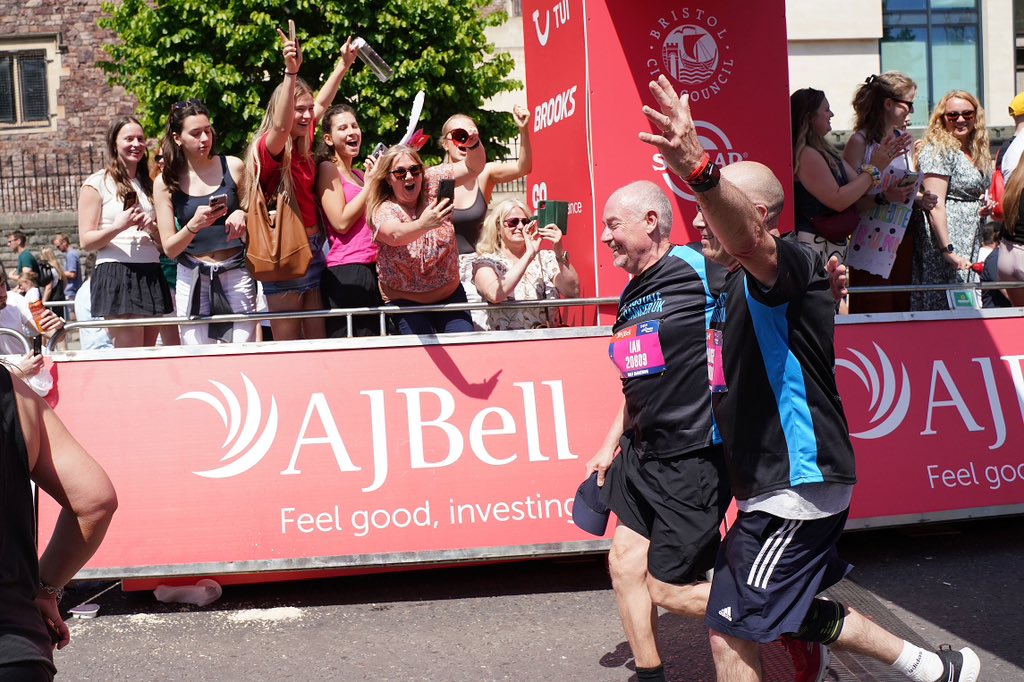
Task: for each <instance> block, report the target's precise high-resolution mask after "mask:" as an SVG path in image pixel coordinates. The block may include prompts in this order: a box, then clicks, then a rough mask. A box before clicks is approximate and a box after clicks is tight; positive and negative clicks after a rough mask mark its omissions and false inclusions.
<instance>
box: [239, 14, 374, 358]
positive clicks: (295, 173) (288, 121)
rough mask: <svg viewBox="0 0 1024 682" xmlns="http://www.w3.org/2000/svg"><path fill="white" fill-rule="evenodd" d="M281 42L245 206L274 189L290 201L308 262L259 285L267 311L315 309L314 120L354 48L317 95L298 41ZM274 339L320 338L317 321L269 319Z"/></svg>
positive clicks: (319, 233) (346, 50) (320, 267)
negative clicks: (297, 273) (278, 73)
mask: <svg viewBox="0 0 1024 682" xmlns="http://www.w3.org/2000/svg"><path fill="white" fill-rule="evenodd" d="M278 34H279V35H280V36H281V42H282V43H283V46H282V52H283V55H284V64H285V66H284V80H283V81H282V82H281V84H280V85H278V86H277V88H276V89H275V90H274V93H273V94H272V95H271V97H270V104H269V105H268V106H267V113H266V115H264V117H263V122H262V123H261V124H260V127H259V128H258V129H257V130H256V134H255V135H254V136H253V139H252V142H251V143H250V145H249V149H248V150H247V151H246V154H245V170H246V173H245V175H246V201H245V205H246V206H249V205H250V204H251V200H252V198H253V197H255V194H254V192H263V193H264V195H265V196H271V195H273V194H274V193H275V192H276V191H278V189H279V188H280V191H282V192H285V193H286V195H287V196H288V197H289V198H290V199H291V201H292V205H293V207H295V208H296V209H297V211H298V213H299V214H300V215H301V216H302V222H303V225H304V226H305V228H306V236H307V237H308V239H309V247H310V249H311V250H312V252H313V261H312V263H310V265H309V269H308V270H307V271H306V274H305V275H304V276H303V277H300V278H298V279H294V280H288V281H285V282H263V293H264V294H265V295H266V297H267V307H268V308H269V310H270V312H283V311H296V310H320V309H321V308H323V305H322V304H321V299H320V277H321V275H322V274H323V271H324V267H325V262H326V261H325V257H324V253H323V244H324V231H323V228H322V227H321V225H320V210H319V207H318V206H317V201H316V191H315V190H316V171H317V166H316V160H315V159H314V158H313V142H314V140H315V136H316V127H317V121H319V120H320V118H321V117H322V116H323V115H324V112H325V111H327V108H328V107H329V106H331V102H332V101H334V96H335V94H337V92H338V86H339V85H340V84H341V79H342V78H344V76H345V74H346V73H347V72H348V69H349V67H350V66H352V62H354V61H355V58H356V53H357V49H356V48H355V47H353V46H352V40H351V38H350V39H349V40H347V41H345V45H344V46H343V47H342V49H341V58H340V59H339V60H338V64H337V65H336V66H335V67H334V71H332V72H331V74H330V75H329V76H328V77H327V80H326V81H325V82H324V84H323V87H321V88H320V92H318V93H317V94H316V97H315V98H314V96H313V89H312V88H310V87H309V85H308V84H307V83H306V82H305V81H304V80H302V79H301V78H299V67H300V66H302V49H301V47H300V46H299V42H298V40H295V39H294V38H293V37H289V36H287V35H285V34H284V32H283V31H281V30H280V29H278ZM270 326H271V329H273V332H274V339H275V340H277V341H282V340H294V339H301V338H307V339H310V338H323V336H324V333H325V332H324V320H323V318H306V319H283V320H272V321H271V323H270Z"/></svg>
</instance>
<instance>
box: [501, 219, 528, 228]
mask: <svg viewBox="0 0 1024 682" xmlns="http://www.w3.org/2000/svg"><path fill="white" fill-rule="evenodd" d="M530 222H531V221H530V219H529V218H505V226H506V227H519V226H520V225H522V226H523V227H526V226H527V225H529V224H530Z"/></svg>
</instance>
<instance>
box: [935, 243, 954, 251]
mask: <svg viewBox="0 0 1024 682" xmlns="http://www.w3.org/2000/svg"><path fill="white" fill-rule="evenodd" d="M939 251H941V252H942V253H953V252H954V251H956V249H954V248H953V242H950V243H948V244H946V245H945V246H943V247H941V248H940V249H939Z"/></svg>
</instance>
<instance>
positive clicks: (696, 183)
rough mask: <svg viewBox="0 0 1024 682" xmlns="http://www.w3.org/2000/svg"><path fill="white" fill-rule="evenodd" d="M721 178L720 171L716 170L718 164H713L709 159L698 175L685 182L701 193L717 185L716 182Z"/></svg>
mask: <svg viewBox="0 0 1024 682" xmlns="http://www.w3.org/2000/svg"><path fill="white" fill-rule="evenodd" d="M721 179H722V173H721V171H719V170H718V166H717V165H715V162H714V161H709V162H708V165H707V166H705V167H704V170H703V171H702V172H701V174H700V176H699V177H697V178H695V179H694V180H693V181H690V180H687V181H686V182H687V184H688V185H690V189H692V190H693V191H694V192H697V193H698V194H703V193H704V192H707V191H708V190H710V189H712V188H715V187H718V183H719V182H720V181H721Z"/></svg>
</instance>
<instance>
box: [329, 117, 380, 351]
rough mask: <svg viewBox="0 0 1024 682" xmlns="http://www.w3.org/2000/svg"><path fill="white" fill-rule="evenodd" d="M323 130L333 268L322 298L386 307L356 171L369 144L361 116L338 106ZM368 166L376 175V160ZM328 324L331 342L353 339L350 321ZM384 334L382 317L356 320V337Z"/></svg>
mask: <svg viewBox="0 0 1024 682" xmlns="http://www.w3.org/2000/svg"><path fill="white" fill-rule="evenodd" d="M321 127H322V134H323V142H324V148H325V149H326V154H321V155H320V158H321V159H322V160H321V161H320V167H319V173H318V175H317V194H318V196H319V197H320V207H321V209H322V210H323V215H324V217H325V218H326V220H325V223H326V226H327V242H328V244H330V247H331V250H330V251H329V252H328V253H327V269H326V270H325V271H324V273H323V275H321V277H320V295H321V296H322V297H323V301H324V304H325V305H326V306H327V307H328V308H361V307H368V308H372V307H376V306H379V305H383V303H384V301H383V299H382V298H381V296H380V285H379V284H378V283H377V243H376V242H374V241H373V232H372V231H371V230H370V228H369V226H368V225H367V224H366V193H365V192H363V183H364V176H363V173H362V172H360V171H358V170H356V169H355V168H353V167H352V162H353V161H355V159H356V157H357V156H359V150H360V148H361V146H362V143H363V133H362V131H361V130H360V129H359V121H358V120H357V119H356V112H355V110H354V109H353V108H352V107H350V106H349V105H347V104H335V105H334V106H333V107H331V108H330V109H328V110H327V113H326V114H324V122H323V125H322V126H321ZM365 166H366V172H367V173H370V172H371V171H372V170H373V159H372V158H368V159H366V162H365ZM325 324H326V327H327V336H329V337H330V338H343V337H346V336H348V323H347V321H346V319H345V318H344V317H328V318H327V319H326V320H325ZM380 333H381V330H380V326H379V323H378V321H377V318H376V317H373V316H367V315H362V316H356V317H353V318H352V334H353V335H354V336H375V335H378V334H380Z"/></svg>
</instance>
